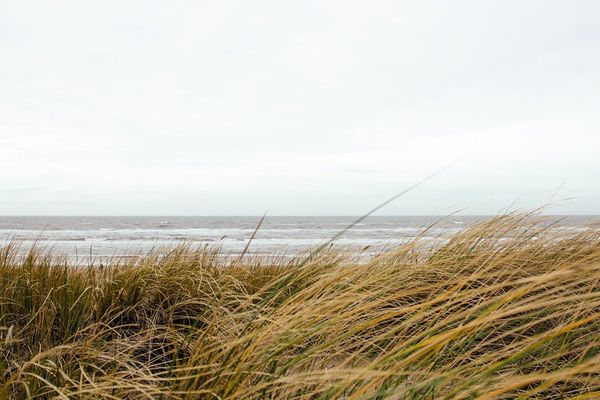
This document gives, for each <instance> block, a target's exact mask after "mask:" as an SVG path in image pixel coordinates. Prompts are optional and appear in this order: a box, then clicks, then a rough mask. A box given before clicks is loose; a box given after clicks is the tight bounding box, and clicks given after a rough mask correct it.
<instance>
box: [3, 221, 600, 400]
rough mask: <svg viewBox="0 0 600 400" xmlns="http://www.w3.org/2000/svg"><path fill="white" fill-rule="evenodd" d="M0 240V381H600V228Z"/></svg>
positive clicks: (275, 394)
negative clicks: (88, 256) (269, 242)
mask: <svg viewBox="0 0 600 400" xmlns="http://www.w3.org/2000/svg"><path fill="white" fill-rule="evenodd" d="M15 246H16V245H15V244H12V245H9V246H6V247H5V248H4V249H1V250H0V398H7V399H24V398H41V399H43V398H63V399H72V398H109V399H122V398H131V399H137V398H147V399H388V398H389V399H475V398H477V399H496V398H498V399H523V398H539V399H559V398H560V399H563V398H569V399H591V398H599V397H600V230H598V229H597V228H592V227H590V228H589V229H585V230H581V231H579V232H576V233H573V232H566V231H557V230H552V229H549V228H548V227H547V226H546V225H541V224H537V223H536V222H535V221H532V219H531V218H528V217H516V216H506V217H498V218H494V219H491V220H489V221H486V222H484V223H482V224H479V225H477V226H474V227H472V228H470V229H468V230H466V231H463V232H461V233H459V234H457V235H455V236H454V237H452V238H451V239H450V240H448V241H443V242H442V241H440V242H438V243H437V244H434V245H432V244H431V243H422V242H420V241H419V240H416V241H414V242H411V243H409V244H406V245H404V246H402V247H399V248H396V249H391V250H390V251H389V252H386V253H383V254H381V255H379V256H376V257H374V258H372V259H371V260H369V261H367V262H360V263H359V262H356V259H355V258H352V257H347V256H344V255H343V254H332V253H326V254H321V255H317V256H314V257H312V258H310V259H308V260H303V259H301V258H298V259H293V260H287V261H285V259H283V258H281V259H271V260H270V261H269V260H267V261H265V260H258V259H256V258H251V257H248V256H246V257H244V258H243V259H242V260H241V261H240V260H233V261H232V260H229V261H227V262H224V261H223V258H221V257H220V256H219V254H217V253H216V252H212V251H210V250H206V249H204V250H199V251H194V250H193V249H191V248H189V247H180V248H176V249H172V250H171V251H170V252H168V253H155V254H150V255H148V256H146V257H141V258H138V259H133V260H132V261H129V262H127V263H125V264H121V265H117V264H116V263H115V265H109V266H106V267H104V268H102V269H101V268H97V267H92V268H89V267H81V266H75V265H69V263H68V262H67V261H66V260H65V259H61V258H60V257H57V256H54V255H52V254H51V253H44V252H42V251H39V250H35V249H32V250H31V251H30V252H29V253H28V254H27V255H26V256H20V254H22V252H20V251H17V250H16V249H15Z"/></svg>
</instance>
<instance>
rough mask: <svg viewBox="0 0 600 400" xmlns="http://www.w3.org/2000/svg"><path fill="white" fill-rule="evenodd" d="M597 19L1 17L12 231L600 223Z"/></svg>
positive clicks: (161, 10)
mask: <svg viewBox="0 0 600 400" xmlns="http://www.w3.org/2000/svg"><path fill="white" fill-rule="evenodd" d="M599 11H600V5H599V4H598V3H597V2H595V1H578V2H570V1H556V0H555V1H529V2H525V3H524V2H517V1H506V2H479V1H467V0H463V1H459V2H452V3H440V2H433V1H424V2H402V1H400V2H398V1H378V2H377V1H376V2H369V3H368V4H367V3H364V2H347V1H344V2H336V1H331V2H315V3H313V2H294V3H285V2H275V1H273V2H260V3H248V2H227V1H225V2H196V1H173V2H166V3H165V2H158V1H133V2H127V3H122V2H116V1H106V2H100V3H94V2H81V1H62V2H61V1H59V2H51V3H49V2H36V1H23V2H4V3H3V4H1V5H0V52H1V54H3V60H4V61H3V62H2V63H0V185H1V186H0V195H1V199H0V214H64V213H68V214H132V213H133V214H260V213H262V212H263V211H264V210H265V209H269V210H271V212H272V213H279V214H356V213H360V212H361V211H363V210H365V209H368V208H370V207H371V206H373V205H374V203H377V202H378V201H380V200H382V199H384V198H385V197H386V196H388V195H391V194H393V193H394V192H396V191H398V190H399V189H401V188H402V187H403V186H404V185H407V184H410V183H412V182H414V181H415V180H418V179H420V178H421V177H422V176H424V175H427V174H428V173H429V172H431V171H432V170H435V169H436V168H438V167H439V166H442V165H445V164H446V163H447V162H449V161H450V160H452V159H454V158H457V157H459V156H461V155H463V154H465V153H471V155H470V156H469V157H468V158H467V159H466V160H464V161H463V162H461V163H460V164H459V165H457V166H455V167H453V168H452V169H451V170H449V171H447V172H446V173H445V174H444V175H442V176H440V177H438V178H436V179H435V180H434V181H432V182H429V183H428V184H427V185H425V186H423V187H422V188H420V189H419V190H417V191H415V192H413V193H411V194H410V195H409V196H407V197H406V199H400V200H399V201H398V202H397V203H396V204H395V205H392V206H390V207H389V208H388V209H387V212H390V213H412V214H419V213H440V212H441V213H443V212H445V211H444V210H448V209H449V207H454V206H457V207H463V206H464V207H467V206H472V205H477V207H476V208H474V209H473V210H472V212H474V213H476V212H494V211H496V210H499V209H501V208H502V207H506V206H508V205H509V204H510V202H511V201H513V200H514V199H515V198H523V197H526V198H529V199H530V200H528V202H525V203H524V204H525V205H526V206H527V207H535V206H537V205H540V204H541V203H543V202H545V201H546V200H545V199H543V197H544V196H545V194H543V193H552V191H553V190H554V189H556V188H557V187H558V186H560V185H561V183H562V182H563V181H565V180H566V182H567V183H566V184H565V185H564V187H563V189H562V193H564V196H565V197H576V198H577V199H576V200H574V201H571V202H567V203H565V204H563V205H560V206H557V208H556V209H555V210H553V211H556V212H567V213H571V212H577V213H600V208H599V206H598V204H600V202H598V200H600V189H599V188H598V187H597V183H596V176H597V173H598V172H599V171H600V161H598V157H597V156H596V154H595V149H598V148H600V146H599V145H600V141H599V139H598V138H599V137H600V134H599V132H598V130H599V128H600V117H599V116H598V113H597V110H598V108H599V106H600V91H599V90H598V89H600V72H599V71H600V51H598V49H597V43H598V39H599V38H600V27H599V26H598V24H597V21H596V16H597V15H598V12H599ZM532 193H534V194H535V193H542V195H540V196H538V197H535V196H537V195H532Z"/></svg>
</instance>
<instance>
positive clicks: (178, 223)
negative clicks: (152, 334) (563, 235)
mask: <svg viewBox="0 0 600 400" xmlns="http://www.w3.org/2000/svg"><path fill="white" fill-rule="evenodd" d="M355 219H356V217H269V216H267V217H266V219H265V221H264V222H263V224H262V226H261V227H260V229H259V230H258V232H257V233H256V236H255V238H254V240H253V241H252V243H251V245H250V247H249V250H248V253H249V254H261V255H271V254H277V255H281V254H284V253H285V254H287V255H295V254H299V253H303V252H306V251H310V249H314V248H316V247H318V246H319V245H321V244H322V243H324V242H326V241H327V240H329V239H330V238H331V237H332V236H334V235H335V234H336V233H338V232H339V231H340V230H342V229H344V228H345V227H346V226H348V224H350V223H351V222H352V221H354V220H355ZM485 219H486V217H482V216H450V217H442V216H398V217H387V216H385V217H384V216H374V217H369V218H367V219H365V220H364V221H362V222H360V223H359V224H357V225H356V226H354V227H353V228H352V229H351V230H349V231H348V232H346V233H345V234H344V235H343V236H342V237H341V238H339V239H338V240H336V241H335V243H334V247H337V248H349V249H352V250H357V251H366V252H367V253H368V252H369V251H371V252H377V251H380V250H381V248H382V247H384V246H388V247H389V246H394V245H398V244H402V243H405V242H407V241H409V240H411V239H414V238H415V237H416V236H417V235H421V236H424V237H426V238H445V237H448V236H450V235H452V234H453V233H456V232H458V231H460V230H462V229H465V228H467V227H468V226H470V225H472V224H473V223H475V222H478V221H483V220H485ZM559 220H560V221H559ZM598 220H600V217H594V216H576V217H575V216H573V217H567V218H562V217H558V216H557V217H547V221H548V222H556V221H559V222H558V223H557V224H556V228H557V229H564V228H567V229H578V228H580V227H582V226H584V225H588V224H590V223H594V222H597V221H598ZM259 221H260V217H0V245H3V244H6V243H8V242H10V241H13V240H16V241H18V242H19V243H20V244H21V248H23V249H27V248H29V247H30V246H32V245H33V244H36V245H37V246H40V247H43V248H52V249H53V251H54V252H56V253H60V254H66V255H67V256H69V257H71V258H77V259H79V258H80V257H86V256H89V255H90V254H91V255H93V256H94V257H99V258H104V257H106V258H114V257H126V256H131V255H135V254H140V253H141V254H144V253H146V252H148V251H150V250H152V249H156V248H161V247H165V246H174V245H177V244H181V243H188V244H191V245H192V246H204V245H208V246H210V247H219V248H220V249H221V250H222V252H223V253H225V254H232V255H234V254H239V253H241V252H242V251H243V249H244V247H245V246H246V244H247V243H248V240H249V238H250V237H251V235H252V233H253V232H254V230H255V229H256V226H257V224H258V222H259ZM426 228H429V229H428V230H427V231H426V233H425V234H423V231H424V230H425V229H426ZM365 248H367V249H366V250H365Z"/></svg>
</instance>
